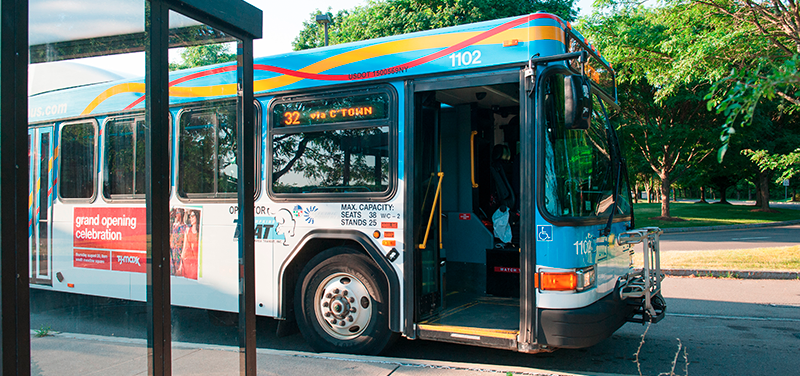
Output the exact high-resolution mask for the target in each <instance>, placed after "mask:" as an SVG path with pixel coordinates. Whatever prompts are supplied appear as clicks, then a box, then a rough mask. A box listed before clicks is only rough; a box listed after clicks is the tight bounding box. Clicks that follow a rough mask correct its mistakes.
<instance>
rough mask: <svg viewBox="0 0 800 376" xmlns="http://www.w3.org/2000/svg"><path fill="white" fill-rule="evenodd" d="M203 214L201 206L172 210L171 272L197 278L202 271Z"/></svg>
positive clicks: (180, 275)
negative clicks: (201, 231) (201, 233)
mask: <svg viewBox="0 0 800 376" xmlns="http://www.w3.org/2000/svg"><path fill="white" fill-rule="evenodd" d="M201 214H202V210H201V209H199V208H180V207H175V208H172V210H170V213H169V217H170V226H171V227H170V236H169V244H170V274H171V275H174V276H176V277H184V278H187V279H194V280H196V279H197V278H198V277H199V276H201V275H202V273H201V265H202V263H201V262H200V258H201V252H200V250H201V248H202V247H201V241H200V239H202V237H201V236H200V229H201V227H202V226H201V224H202V222H201Z"/></svg>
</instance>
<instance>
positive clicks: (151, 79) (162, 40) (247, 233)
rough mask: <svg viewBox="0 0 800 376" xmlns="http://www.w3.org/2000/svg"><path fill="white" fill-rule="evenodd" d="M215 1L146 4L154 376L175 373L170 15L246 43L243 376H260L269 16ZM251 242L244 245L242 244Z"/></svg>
mask: <svg viewBox="0 0 800 376" xmlns="http://www.w3.org/2000/svg"><path fill="white" fill-rule="evenodd" d="M219 5H220V4H219V2H217V1H214V0H183V1H180V0H148V1H147V2H146V3H145V34H146V35H147V36H148V41H147V43H146V46H145V65H146V68H147V76H146V77H145V86H146V92H147V97H146V112H145V114H146V115H145V120H146V121H147V123H148V124H149V125H150V127H149V128H148V132H149V134H148V136H149V137H148V143H147V171H148V175H147V176H148V177H149V178H148V180H147V184H146V186H147V187H146V190H147V200H146V203H147V235H148V237H147V239H148V244H147V250H148V258H147V313H148V315H147V316H148V325H147V326H148V334H147V347H148V350H147V351H148V362H147V363H148V367H147V369H148V374H149V375H168V374H171V373H172V354H171V350H172V349H171V346H170V344H171V336H170V335H171V332H170V330H171V312H170V309H171V307H170V288H171V286H170V275H169V249H170V248H169V235H170V234H169V193H170V176H169V166H168V165H167V164H159V163H154V161H159V160H168V157H169V154H168V153H169V139H170V138H169V137H168V136H169V132H170V123H169V116H168V115H169V87H168V85H169V72H168V64H169V61H168V53H167V52H168V49H169V12H170V10H172V11H176V12H178V13H181V14H183V15H185V16H188V17H191V18H194V19H195V20H197V21H199V22H201V23H204V24H206V25H209V26H211V27H213V28H216V29H220V30H222V31H223V32H226V33H229V34H231V35H233V36H235V37H237V38H239V44H238V48H237V55H238V57H237V78H238V82H239V85H238V94H239V96H238V97H239V103H238V110H237V120H238V123H239V124H241V128H240V129H239V130H238V133H237V141H238V142H239V145H241V146H240V147H239V148H238V149H237V153H238V155H237V157H238V158H239V163H238V176H239V177H240V179H238V203H239V207H240V208H242V210H239V224H240V225H241V226H242V232H241V233H242V236H241V237H240V238H239V239H240V241H239V265H240V267H239V286H240V287H239V313H240V314H239V317H240V319H239V341H240V343H239V347H240V349H239V352H240V357H239V360H240V361H239V373H240V374H241V375H255V374H256V348H255V344H256V342H255V252H254V250H255V218H254V210H247V209H244V208H253V207H254V197H253V194H252V193H253V183H254V182H253V180H254V175H255V171H254V161H253V156H254V154H255V153H254V148H255V145H254V144H253V140H254V139H253V137H254V135H253V131H254V124H255V121H254V120H255V119H254V118H253V116H254V109H253V107H252V105H251V104H252V103H253V100H254V98H253V39H255V38H261V26H262V18H261V14H262V13H261V12H260V11H259V10H258V9H257V8H255V7H253V6H252V5H249V4H247V3H244V2H243V1H229V2H226V4H225V7H221V6H219ZM242 239H244V241H242Z"/></svg>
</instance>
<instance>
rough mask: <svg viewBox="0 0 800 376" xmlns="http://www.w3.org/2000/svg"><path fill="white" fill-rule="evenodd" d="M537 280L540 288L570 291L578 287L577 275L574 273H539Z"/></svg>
mask: <svg viewBox="0 0 800 376" xmlns="http://www.w3.org/2000/svg"><path fill="white" fill-rule="evenodd" d="M539 281H540V283H541V285H540V287H539V288H541V289H542V290H550V291H572V290H575V289H577V288H578V276H577V274H575V273H541V276H540V277H539Z"/></svg>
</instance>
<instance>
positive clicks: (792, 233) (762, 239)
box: [661, 225, 800, 252]
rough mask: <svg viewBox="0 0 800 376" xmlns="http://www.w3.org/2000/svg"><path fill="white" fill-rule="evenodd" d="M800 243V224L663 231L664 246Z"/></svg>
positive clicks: (705, 247) (741, 246)
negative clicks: (664, 232)
mask: <svg viewBox="0 0 800 376" xmlns="http://www.w3.org/2000/svg"><path fill="white" fill-rule="evenodd" d="M794 245H800V225H793V226H783V227H758V228H751V229H738V230H724V231H699V232H676V233H667V234H663V235H661V250H662V251H664V252H669V251H709V250H718V249H745V248H767V247H787V246H794Z"/></svg>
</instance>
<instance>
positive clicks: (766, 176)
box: [756, 171, 772, 210]
mask: <svg viewBox="0 0 800 376" xmlns="http://www.w3.org/2000/svg"><path fill="white" fill-rule="evenodd" d="M771 176H772V171H759V172H758V200H756V201H757V204H758V208H759V209H760V210H769V180H770V177H771Z"/></svg>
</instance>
